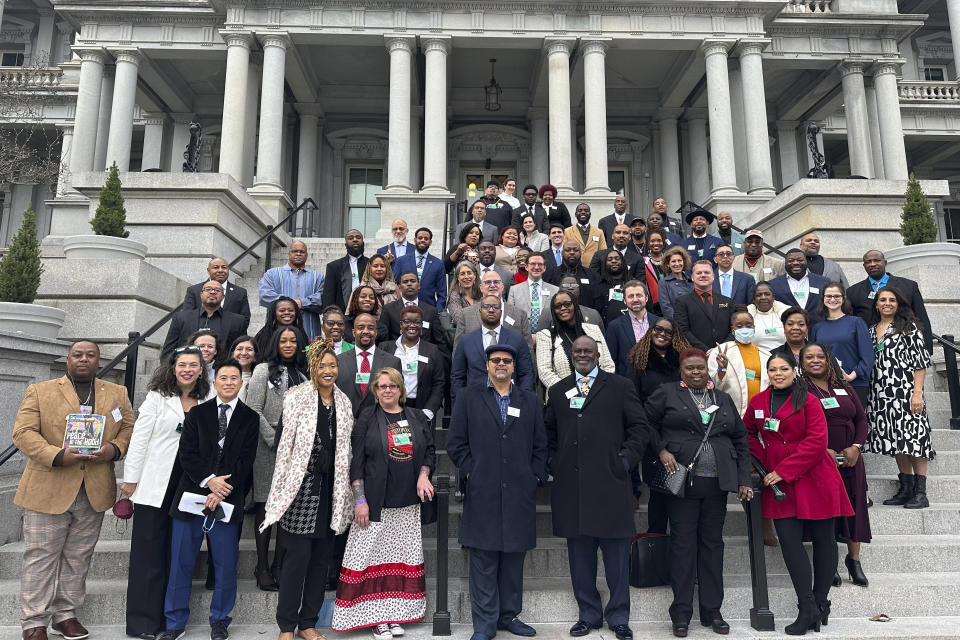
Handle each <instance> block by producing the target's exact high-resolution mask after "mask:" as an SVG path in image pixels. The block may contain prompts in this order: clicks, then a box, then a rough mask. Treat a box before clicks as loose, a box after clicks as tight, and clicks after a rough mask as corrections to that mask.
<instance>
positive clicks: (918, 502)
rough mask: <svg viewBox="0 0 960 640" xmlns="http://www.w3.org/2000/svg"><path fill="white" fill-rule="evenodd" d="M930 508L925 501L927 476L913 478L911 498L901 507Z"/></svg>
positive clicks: (927, 501) (928, 502)
mask: <svg viewBox="0 0 960 640" xmlns="http://www.w3.org/2000/svg"><path fill="white" fill-rule="evenodd" d="M929 506H930V501H929V500H927V476H921V475H915V476H913V496H912V497H911V498H910V499H909V500H908V501H907V503H906V504H905V505H903V508H904V509H926V508H927V507H929Z"/></svg>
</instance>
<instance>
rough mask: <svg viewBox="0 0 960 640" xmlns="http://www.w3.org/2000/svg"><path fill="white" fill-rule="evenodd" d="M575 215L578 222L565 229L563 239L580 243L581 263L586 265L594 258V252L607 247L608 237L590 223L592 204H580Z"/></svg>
mask: <svg viewBox="0 0 960 640" xmlns="http://www.w3.org/2000/svg"><path fill="white" fill-rule="evenodd" d="M574 217H575V218H576V219H577V224H575V225H571V226H569V227H567V228H566V229H564V230H563V239H564V241H567V240H574V241H576V243H577V244H579V245H580V264H582V265H583V266H584V267H586V266H588V265H589V264H590V260H592V259H593V254H595V253H596V252H597V251H599V250H600V249H606V248H607V239H606V238H605V237H604V235H603V231H602V230H601V229H600V227H595V226H593V225H592V224H590V205H588V204H587V203H585V202H581V203H580V204H578V205H577V210H576V212H575V213H574Z"/></svg>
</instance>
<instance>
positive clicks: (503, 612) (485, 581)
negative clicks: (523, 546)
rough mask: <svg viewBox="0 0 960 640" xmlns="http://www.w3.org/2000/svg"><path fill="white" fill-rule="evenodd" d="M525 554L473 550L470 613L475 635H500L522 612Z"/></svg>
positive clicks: (488, 636)
mask: <svg viewBox="0 0 960 640" xmlns="http://www.w3.org/2000/svg"><path fill="white" fill-rule="evenodd" d="M526 555H527V553H526V551H519V552H515V553H508V552H506V551H490V550H487V549H470V610H471V612H472V614H473V632H474V633H475V634H481V635H484V636H486V637H487V638H492V637H493V636H495V635H497V624H498V623H499V624H501V625H502V624H506V623H508V622H510V621H511V620H513V619H514V618H516V617H517V616H518V615H520V611H522V610H523V560H524V558H525V557H526Z"/></svg>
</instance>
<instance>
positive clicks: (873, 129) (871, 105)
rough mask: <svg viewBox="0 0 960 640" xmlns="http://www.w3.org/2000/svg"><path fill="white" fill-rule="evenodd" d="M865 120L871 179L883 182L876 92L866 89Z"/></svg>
mask: <svg viewBox="0 0 960 640" xmlns="http://www.w3.org/2000/svg"><path fill="white" fill-rule="evenodd" d="M867 120H868V122H869V125H870V152H871V154H872V156H873V177H874V178H876V179H878V180H883V179H884V176H885V175H886V174H884V172H883V149H882V147H883V145H882V144H881V143H880V120H879V116H878V115H877V90H876V89H875V88H874V87H873V86H869V87H867Z"/></svg>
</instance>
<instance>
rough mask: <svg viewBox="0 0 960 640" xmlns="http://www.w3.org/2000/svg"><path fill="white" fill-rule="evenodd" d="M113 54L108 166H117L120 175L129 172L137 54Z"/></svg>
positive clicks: (138, 64) (133, 52)
mask: <svg viewBox="0 0 960 640" xmlns="http://www.w3.org/2000/svg"><path fill="white" fill-rule="evenodd" d="M112 53H113V55H114V57H115V58H116V60H117V71H116V77H115V79H114V81H113V107H112V108H111V109H110V137H109V138H108V139H107V166H108V167H109V166H110V165H111V164H113V163H114V162H116V163H117V168H118V169H119V170H120V171H129V169H130V145H131V144H132V142H133V107H134V103H135V101H136V98H137V72H138V69H139V66H140V52H139V51H137V50H136V49H122V50H118V51H113V52H112Z"/></svg>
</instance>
